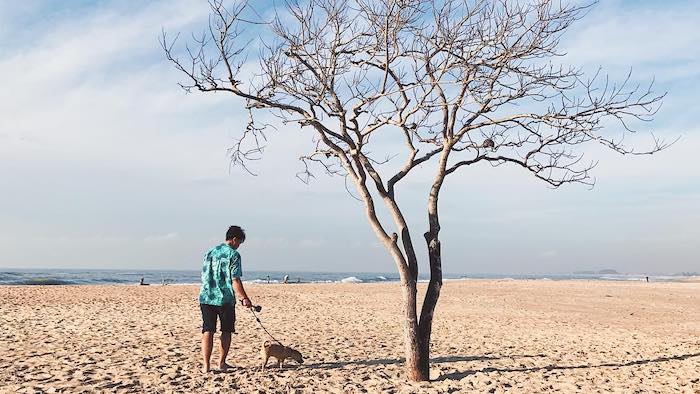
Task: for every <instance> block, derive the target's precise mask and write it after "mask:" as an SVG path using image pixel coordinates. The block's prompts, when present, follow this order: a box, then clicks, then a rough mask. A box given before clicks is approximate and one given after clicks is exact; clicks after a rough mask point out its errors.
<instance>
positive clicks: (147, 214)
mask: <svg viewBox="0 0 700 394" xmlns="http://www.w3.org/2000/svg"><path fill="white" fill-rule="evenodd" d="M208 11H209V9H208V6H207V4H206V2H205V1H203V0H202V1H200V0H168V1H164V0H163V1H150V2H143V1H76V0H73V1H62V2H55V1H48V0H47V1H31V0H28V1H22V2H15V1H5V2H0V75H2V76H3V78H2V88H1V92H0V111H1V112H0V268H10V267H13V268H105V269H107V268H109V269H169V270H171V269H173V270H188V269H192V270H196V269H198V268H199V266H200V264H201V257H202V255H203V253H204V252H205V251H206V250H207V249H208V248H209V247H211V246H213V245H215V244H217V243H219V242H221V241H222V239H223V237H224V234H225V231H226V229H227V228H228V226H229V225H231V224H238V225H241V226H242V227H243V228H244V229H245V230H246V232H247V235H248V237H247V240H246V242H245V244H244V245H243V247H242V248H241V254H242V255H243V264H244V270H246V269H247V270H282V271H285V270H289V271H300V270H306V271H340V272H394V271H395V266H394V262H393V261H392V259H391V257H390V256H389V254H388V253H387V251H386V250H385V249H384V248H383V246H382V245H380V243H379V242H378V241H377V239H376V237H375V235H374V233H373V231H372V230H371V228H370V227H369V225H368V223H367V221H366V219H365V215H364V208H363V206H362V204H361V203H360V202H358V201H356V200H355V199H353V198H351V197H350V196H349V195H348V193H347V192H346V191H345V187H344V182H343V179H342V178H329V177H324V176H320V177H318V179H316V180H314V181H312V182H311V183H310V184H308V185H307V184H304V183H302V182H300V181H299V180H298V179H297V178H296V177H295V175H296V173H297V172H298V171H300V169H301V165H300V162H299V161H298V157H299V155H301V154H303V153H304V152H306V151H308V150H309V149H311V148H312V142H311V135H310V134H308V133H309V131H308V130H307V131H302V130H299V129H297V128H296V127H293V126H291V125H289V126H285V127H282V128H280V129H279V130H278V131H276V132H270V133H269V134H268V135H269V137H270V138H269V144H268V148H267V150H266V151H265V155H264V158H263V160H261V161H258V162H255V163H253V164H252V168H253V170H254V171H255V172H256V173H257V176H250V175H248V174H246V173H245V172H244V171H242V170H241V169H239V168H230V165H229V164H230V163H229V158H228V156H227V149H228V148H229V147H230V146H231V145H232V143H233V141H234V139H235V138H236V137H237V136H238V135H239V132H240V130H241V129H242V128H243V127H244V125H245V121H246V114H245V113H244V111H242V107H243V106H242V102H241V101H239V100H237V99H235V98H232V97H229V96H227V95H223V94H196V93H193V94H185V92H183V91H182V90H181V89H180V88H179V87H178V85H177V84H178V82H181V81H182V76H181V75H179V74H178V72H177V71H176V70H174V68H173V67H172V66H171V64H169V63H168V62H167V61H166V59H165V57H164V55H163V53H162V50H161V48H160V46H159V43H158V38H159V34H160V32H161V30H162V29H166V30H167V31H169V32H178V31H181V32H190V31H199V30H201V28H202V27H203V26H204V25H205V23H206V20H207V15H208ZM698 20H700V3H699V2H695V1H664V2H659V1H621V0H603V1H601V2H600V3H599V4H598V5H597V6H596V7H595V8H594V9H593V10H592V11H591V12H590V14H589V15H587V16H586V17H585V18H584V19H583V20H581V21H579V22H578V23H577V24H576V25H575V26H574V27H573V28H572V29H571V30H570V31H569V32H567V34H566V35H565V36H564V38H563V40H562V43H561V48H562V49H564V50H565V51H566V52H567V56H566V58H565V59H566V60H567V61H569V62H571V63H572V64H577V65H580V66H583V67H584V68H585V69H586V70H588V71H595V70H596V69H597V68H598V67H602V68H603V71H604V72H606V73H609V74H610V75H611V76H613V77H614V78H617V79H621V78H624V76H625V75H626V73H627V72H628V71H629V69H630V67H631V66H632V67H633V72H634V74H633V75H634V78H635V80H637V81H642V82H643V81H650V80H651V79H655V81H656V90H657V91H658V92H668V96H667V97H666V99H665V100H664V104H663V107H662V109H661V111H660V113H659V114H658V115H657V117H656V119H655V121H654V122H653V123H652V124H651V125H649V126H650V130H653V132H654V134H655V135H657V136H659V137H662V138H667V139H669V140H673V139H675V138H676V137H680V140H679V141H678V142H677V143H676V144H674V145H673V146H672V147H671V148H669V149H667V150H666V151H663V152H661V153H659V154H656V155H653V156H641V157H622V156H619V155H616V154H613V153H611V152H605V151H603V150H601V149H595V148H591V150H590V152H589V151H586V154H587V157H592V158H595V159H597V160H599V165H598V167H597V168H596V169H595V170H594V176H595V178H596V186H595V188H593V189H592V190H590V189H588V188H587V187H585V186H582V185H567V186H564V187H562V188H559V189H556V190H554V189H551V188H548V187H547V186H546V184H544V183H542V182H541V181H537V180H536V179H535V178H534V177H533V176H532V175H530V174H529V173H528V172H525V171H523V170H518V169H516V168H509V167H506V166H501V167H498V168H491V167H490V166H480V167H475V168H469V169H468V170H466V171H462V172H460V173H459V174H458V175H457V176H452V177H450V178H449V179H448V181H447V183H446V184H445V187H444V191H443V193H442V195H441V200H440V212H441V225H442V232H441V240H442V251H443V270H444V271H445V272H448V273H501V274H509V273H510V274H523V273H570V272H572V271H577V270H599V269H605V268H613V269H617V270H618V271H621V272H629V273H674V272H683V271H700V227H699V226H698V223H700V155H698V152H700V127H699V126H698V125H697V122H696V117H697V114H698V113H700V111H699V110H700V105H698V98H699V93H698V92H700V30H699V29H697V27H696V21H698ZM637 139H638V140H637ZM631 141H633V142H639V143H640V144H641V145H642V146H643V145H644V144H645V143H648V142H649V135H648V134H645V133H641V134H640V135H638V136H635V137H634V139H633V140H631ZM587 149H588V148H587ZM427 191H428V184H427V183H425V179H423V177H421V176H418V177H416V178H414V179H409V180H407V182H406V183H405V184H404V185H403V186H401V187H400V188H399V190H398V193H399V203H400V204H402V205H403V206H405V213H406V216H407V217H408V219H409V225H410V226H411V228H412V231H413V232H414V235H413V237H414V244H415V245H417V246H418V249H419V257H420V258H421V263H420V267H419V269H420V271H421V272H427V270H428V266H427V261H426V255H425V251H424V249H425V247H424V242H423V239H422V233H423V232H424V231H425V229H426V226H427V218H426V213H425V205H426V198H427V197H426V196H427Z"/></svg>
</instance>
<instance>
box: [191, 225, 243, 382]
mask: <svg viewBox="0 0 700 394" xmlns="http://www.w3.org/2000/svg"><path fill="white" fill-rule="evenodd" d="M244 241H245V232H244V231H243V229H242V228H240V227H238V226H231V227H229V229H228V231H226V242H224V243H222V244H221V245H218V246H215V247H213V248H211V249H210V250H209V251H208V252H207V254H206V255H205V256H204V262H203V263H202V287H201V288H200V291H199V307H200V309H201V310H202V357H203V361H204V366H203V367H202V371H203V372H205V373H206V372H209V370H210V367H209V360H210V358H211V352H212V348H213V347H214V332H216V320H217V317H218V319H219V321H220V324H221V347H220V350H221V356H220V358H219V369H220V370H226V369H228V368H230V366H229V365H228V364H226V356H227V355H228V351H229V348H230V347H231V333H232V332H233V331H234V325H235V323H236V309H235V306H236V298H235V296H234V291H235V292H236V294H237V295H238V297H239V298H240V299H241V300H242V303H243V306H245V307H246V308H250V307H251V306H252V305H253V304H252V303H251V302H250V298H248V295H247V294H246V292H245V289H244V288H243V283H242V282H241V274H242V270H241V255H240V254H239V253H238V250H237V249H238V248H239V247H240V246H241V244H242V243H243V242H244Z"/></svg>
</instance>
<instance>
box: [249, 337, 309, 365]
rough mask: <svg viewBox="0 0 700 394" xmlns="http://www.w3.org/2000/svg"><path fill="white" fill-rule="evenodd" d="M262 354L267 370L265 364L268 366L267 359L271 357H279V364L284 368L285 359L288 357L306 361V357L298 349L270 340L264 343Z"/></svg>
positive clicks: (301, 361)
mask: <svg viewBox="0 0 700 394" xmlns="http://www.w3.org/2000/svg"><path fill="white" fill-rule="evenodd" d="M260 355H261V356H262V358H263V365H262V369H263V371H264V370H265V366H267V360H269V359H270V357H274V358H276V359H277V365H278V367H279V368H282V364H283V363H284V360H285V359H288V358H291V359H292V360H294V361H296V362H298V363H299V364H303V363H304V358H303V357H302V356H301V353H299V352H298V351H296V350H294V349H292V348H290V347H287V346H282V345H281V344H279V343H272V342H270V341H265V343H263V346H262V349H260Z"/></svg>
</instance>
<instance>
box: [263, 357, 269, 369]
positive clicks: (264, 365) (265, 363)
mask: <svg viewBox="0 0 700 394" xmlns="http://www.w3.org/2000/svg"><path fill="white" fill-rule="evenodd" d="M269 359H270V356H265V360H263V365H262V370H263V371H264V370H265V367H266V366H267V360H269Z"/></svg>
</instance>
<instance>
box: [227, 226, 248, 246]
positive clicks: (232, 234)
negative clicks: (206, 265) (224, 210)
mask: <svg viewBox="0 0 700 394" xmlns="http://www.w3.org/2000/svg"><path fill="white" fill-rule="evenodd" d="M234 238H236V239H238V240H239V241H241V243H242V242H243V241H245V231H243V229H242V228H240V227H239V226H231V227H229V228H228V231H226V240H227V241H230V240H232V239H234Z"/></svg>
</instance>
